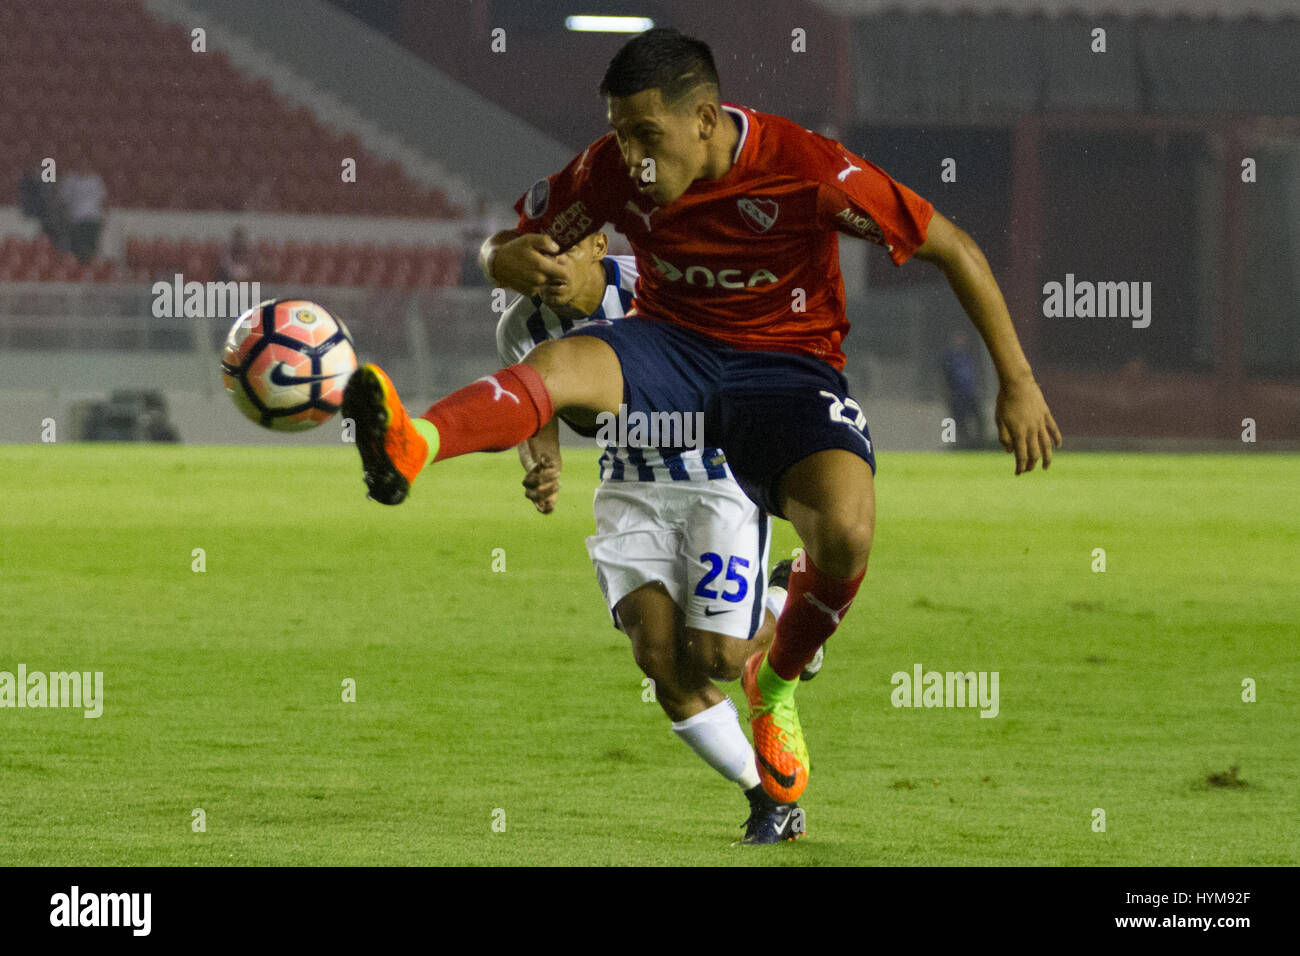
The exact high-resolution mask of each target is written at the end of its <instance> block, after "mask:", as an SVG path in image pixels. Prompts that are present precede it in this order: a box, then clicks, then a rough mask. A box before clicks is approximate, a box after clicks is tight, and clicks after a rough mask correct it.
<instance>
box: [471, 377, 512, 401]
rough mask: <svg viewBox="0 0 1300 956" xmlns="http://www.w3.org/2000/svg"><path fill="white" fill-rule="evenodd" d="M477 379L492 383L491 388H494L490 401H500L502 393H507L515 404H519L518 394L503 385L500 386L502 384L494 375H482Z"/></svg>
mask: <svg viewBox="0 0 1300 956" xmlns="http://www.w3.org/2000/svg"><path fill="white" fill-rule="evenodd" d="M479 381H480V382H491V383H492V388H493V389H495V391H494V392H493V393H492V401H494V402H499V401H501V396H502V395H509V396H510V397H511V398H512V399H514V402H515V404H516V405H518V404H519V396H518V395H516V394H515V393H514V392H512V391H510V390H508V389H507V388H505V387H504V386H502V384H501V383H500V382H498V381H497V379H496V376H495V375H484V376H483V377H482V378H481V379H479Z"/></svg>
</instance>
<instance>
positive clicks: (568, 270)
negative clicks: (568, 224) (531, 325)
mask: <svg viewBox="0 0 1300 956" xmlns="http://www.w3.org/2000/svg"><path fill="white" fill-rule="evenodd" d="M604 248H605V243H604V240H603V238H602V237H601V234H600V233H594V234H592V235H590V236H588V237H587V238H586V239H583V240H582V241H581V242H579V243H577V244H576V245H573V246H571V247H569V248H568V249H566V250H564V251H563V252H561V253H560V254H559V255H558V256H556V257H555V264H556V265H557V266H560V267H561V268H562V269H564V271H565V277H564V278H563V279H550V280H548V281H547V283H546V284H545V285H544V286H542V288H541V289H540V290H539V291H538V293H537V294H538V295H539V296H540V297H541V300H542V301H543V302H545V303H546V304H547V305H548V306H550V307H551V308H552V309H558V308H563V307H565V306H578V307H581V306H582V305H585V304H586V302H587V300H589V299H590V298H591V297H592V293H593V291H595V290H593V288H592V287H593V285H594V284H599V286H600V289H599V291H600V292H602V293H603V292H604V285H605V271H604V270H603V269H602V268H600V265H599V263H600V258H601V256H602V255H604ZM599 304H600V298H599V297H597V299H596V305H599ZM594 308H595V305H593V306H592V309H594ZM585 311H591V310H585Z"/></svg>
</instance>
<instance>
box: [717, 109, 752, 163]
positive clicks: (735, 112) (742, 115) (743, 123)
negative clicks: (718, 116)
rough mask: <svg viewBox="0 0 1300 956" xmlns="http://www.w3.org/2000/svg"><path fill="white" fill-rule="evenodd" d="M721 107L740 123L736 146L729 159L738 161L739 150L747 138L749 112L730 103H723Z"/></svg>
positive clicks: (734, 161)
mask: <svg viewBox="0 0 1300 956" xmlns="http://www.w3.org/2000/svg"><path fill="white" fill-rule="evenodd" d="M722 108H723V109H724V110H726V111H727V112H728V113H730V114H731V115H732V116H734V117H736V120H737V122H739V123H740V138H739V139H737V140H736V148H735V150H733V151H732V154H731V161H732V162H733V163H738V162H740V151H741V150H742V149H744V148H745V140H747V139H748V138H749V114H748V113H746V112H745V111H744V110H743V109H741V108H740V107H739V106H736V105H734V104H732V103H723V104H722Z"/></svg>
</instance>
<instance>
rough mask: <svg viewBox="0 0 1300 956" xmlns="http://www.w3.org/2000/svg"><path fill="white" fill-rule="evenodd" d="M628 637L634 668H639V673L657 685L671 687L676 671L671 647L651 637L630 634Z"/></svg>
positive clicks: (643, 634)
mask: <svg viewBox="0 0 1300 956" xmlns="http://www.w3.org/2000/svg"><path fill="white" fill-rule="evenodd" d="M628 636H629V637H630V638H631V639H632V659H633V660H634V661H636V666H637V667H639V668H641V673H643V674H645V676H646V677H649V678H650V679H651V680H652V681H654V682H655V684H657V685H658V684H662V685H664V686H665V687H669V686H671V685H672V684H673V683H674V682H675V681H674V677H675V674H676V670H677V661H676V655H675V653H674V652H673V649H672V647H667V646H665V645H664V644H663V642H662V641H657V640H655V639H654V637H653V635H649V634H645V633H631V634H629V635H628Z"/></svg>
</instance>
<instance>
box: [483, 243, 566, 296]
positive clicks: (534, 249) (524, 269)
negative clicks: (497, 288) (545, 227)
mask: <svg viewBox="0 0 1300 956" xmlns="http://www.w3.org/2000/svg"><path fill="white" fill-rule="evenodd" d="M560 251H561V250H560V246H559V244H558V243H557V242H556V241H555V240H554V239H552V238H551V237H550V236H548V235H546V234H545V233H541V232H529V233H525V234H524V235H522V236H518V237H516V238H514V239H511V240H510V241H509V242H507V243H506V244H505V245H503V246H501V247H499V248H498V249H497V253H496V255H495V256H494V257H493V259H492V277H493V278H494V279H496V281H497V284H498V285H501V286H504V287H505V288H507V289H514V290H515V291H517V292H522V293H524V294H526V295H536V294H537V293H538V291H540V290H541V288H542V286H544V285H545V284H546V283H547V280H549V279H567V278H568V277H569V271H568V270H567V269H565V268H564V266H562V265H560V264H559V263H557V262H556V261H555V257H556V256H557V255H559V253H560Z"/></svg>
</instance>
